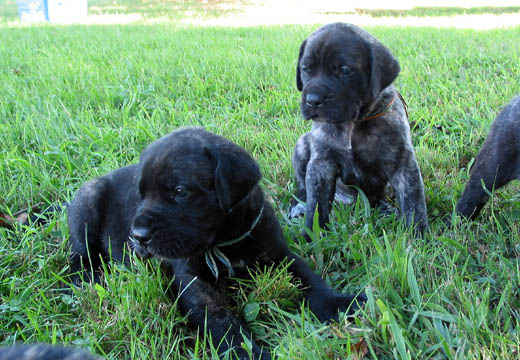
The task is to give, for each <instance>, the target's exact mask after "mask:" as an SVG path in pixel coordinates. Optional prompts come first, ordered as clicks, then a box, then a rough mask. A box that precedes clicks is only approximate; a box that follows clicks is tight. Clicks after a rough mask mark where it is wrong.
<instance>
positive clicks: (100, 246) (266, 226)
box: [68, 128, 364, 359]
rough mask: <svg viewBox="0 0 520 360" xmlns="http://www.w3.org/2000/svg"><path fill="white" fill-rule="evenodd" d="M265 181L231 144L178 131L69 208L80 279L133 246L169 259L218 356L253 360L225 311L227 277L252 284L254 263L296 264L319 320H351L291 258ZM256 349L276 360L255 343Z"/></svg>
mask: <svg viewBox="0 0 520 360" xmlns="http://www.w3.org/2000/svg"><path fill="white" fill-rule="evenodd" d="M260 178H261V173H260V170H259V168H258V165H257V163H256V162H255V161H254V160H253V158H252V157H251V156H250V155H249V154H248V153H247V152H246V151H245V150H244V149H242V148H240V147H239V146H237V145H235V144H233V143H231V142H230V141H228V140H226V139H224V138H222V137H219V136H217V135H214V134H211V133H209V132H206V131H204V130H203V129H201V128H185V129H181V130H178V131H174V132H173V133H171V134H170V135H167V136H165V137H163V138H161V139H159V140H157V141H155V142H154V143H152V144H151V145H150V146H148V148H147V149H146V150H145V151H144V152H143V153H142V155H141V159H140V162H139V164H138V165H131V166H127V167H124V168H121V169H118V170H115V171H113V172H111V173H109V174H108V175H106V176H103V177H100V178H97V179H95V180H93V181H90V182H87V183H86V184H85V185H83V187H82V188H81V189H80V190H79V191H78V193H77V195H76V197H75V198H74V200H73V201H72V203H71V205H70V206H69V208H68V214H69V226H70V245H71V249H72V260H71V268H72V271H74V272H79V273H78V275H77V276H82V273H81V271H85V270H89V269H93V270H94V274H93V275H91V276H94V280H96V281H97V280H98V274H97V272H98V271H99V268H100V265H101V263H100V261H101V259H100V258H103V259H104V260H108V257H109V251H110V252H111V255H112V258H113V259H115V260H119V261H121V259H122V258H123V250H124V248H125V246H126V245H130V247H132V248H133V249H134V250H135V251H136V252H137V253H138V254H140V255H141V256H144V257H146V256H149V255H154V256H157V257H159V258H162V259H164V262H163V263H164V264H166V266H167V268H168V272H169V274H170V275H171V276H174V286H175V291H174V293H175V294H176V295H177V294H181V295H180V298H179V302H178V304H179V306H180V308H181V310H182V311H183V312H184V313H187V314H188V319H189V320H190V322H191V324H192V325H194V326H198V327H201V328H204V326H205V325H206V326H207V327H208V329H209V331H210V333H211V336H212V339H213V341H214V343H215V344H216V345H217V344H219V343H220V342H221V340H222V346H220V348H219V351H221V352H222V353H223V352H225V351H226V350H227V349H229V348H234V350H235V351H236V354H237V356H238V357H239V358H240V359H246V358H249V356H248V355H247V353H246V351H245V350H243V349H242V348H241V347H240V346H239V344H240V342H241V341H242V336H243V335H242V334H244V336H247V337H249V338H250V337H251V335H250V333H249V332H248V330H247V328H246V325H245V324H244V322H243V321H242V320H240V319H239V318H238V317H237V316H235V315H234V314H233V313H232V312H231V310H230V309H229V308H228V307H227V306H226V298H225V287H226V283H227V279H226V278H227V277H228V276H229V277H230V276H234V277H242V276H247V271H246V267H247V266H249V265H253V264H255V263H258V264H260V265H262V264H277V263H280V262H281V261H284V260H288V261H290V262H291V264H290V266H289V270H290V271H291V272H292V274H293V275H294V276H296V277H298V278H300V279H301V284H302V288H303V291H304V293H305V298H306V300H307V302H308V304H309V307H310V309H311V310H312V311H313V312H314V314H316V316H317V317H318V319H320V320H322V321H326V320H330V319H337V317H338V311H348V312H349V314H352V313H353V312H354V311H355V310H356V309H357V304H356V302H355V301H354V300H355V297H354V296H351V295H343V294H339V293H336V292H335V291H334V290H333V289H331V288H330V287H329V286H328V285H327V284H326V283H325V282H324V281H323V280H322V279H321V278H320V277H319V276H318V275H316V274H315V273H314V272H313V271H312V270H311V269H310V268H309V267H308V266H307V265H306V264H305V263H304V261H303V260H301V259H300V258H299V257H297V256H296V255H295V254H293V253H292V252H290V251H289V249H288V248H287V244H286V241H285V239H284V237H283V234H282V230H281V228H280V225H279V223H278V221H277V219H276V217H275V213H274V211H273V209H272V207H271V205H270V204H269V202H268V201H266V200H265V198H264V194H263V192H262V190H261V189H260V186H259V185H258V182H259V180H260ZM129 238H130V241H129ZM109 249H110V250H109ZM83 275H86V274H83ZM76 281H77V278H76ZM358 300H359V301H363V300H364V296H363V295H362V296H360V297H358ZM252 351H253V358H255V359H256V358H261V359H270V355H269V353H268V352H267V351H265V350H263V351H262V349H261V348H260V347H258V346H257V345H256V344H255V343H254V342H253V349H252Z"/></svg>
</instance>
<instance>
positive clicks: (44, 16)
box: [0, 0, 87, 23]
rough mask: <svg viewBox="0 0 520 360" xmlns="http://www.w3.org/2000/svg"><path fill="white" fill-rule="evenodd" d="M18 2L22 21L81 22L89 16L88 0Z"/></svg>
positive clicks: (28, 0)
mask: <svg viewBox="0 0 520 360" xmlns="http://www.w3.org/2000/svg"><path fill="white" fill-rule="evenodd" d="M0 1H4V0H0ZM17 3H18V14H19V15H20V20H22V21H50V22H52V23H81V22H83V21H85V19H86V17H87V0H17Z"/></svg>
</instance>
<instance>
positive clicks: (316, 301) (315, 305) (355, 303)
mask: <svg viewBox="0 0 520 360" xmlns="http://www.w3.org/2000/svg"><path fill="white" fill-rule="evenodd" d="M366 301H367V297H366V296H365V294H359V295H345V294H338V293H335V292H332V291H331V292H330V293H329V294H319V293H317V294H315V295H313V296H312V297H311V299H309V307H310V308H311V311H312V312H313V313H314V314H315V315H316V317H317V318H318V319H319V320H320V321H323V322H328V321H330V320H335V321H337V320H338V319H339V313H340V312H346V313H347V317H349V318H352V317H353V315H354V314H355V313H356V311H357V310H359V309H360V308H361V307H362V306H363V305H364V304H365V302H366Z"/></svg>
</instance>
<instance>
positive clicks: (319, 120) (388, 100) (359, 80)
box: [290, 23, 428, 240]
mask: <svg viewBox="0 0 520 360" xmlns="http://www.w3.org/2000/svg"><path fill="white" fill-rule="evenodd" d="M399 70H400V67H399V63H398V62H397V60H396V59H395V58H394V56H393V55H392V54H391V53H390V51H389V50H388V49H387V48H386V47H385V46H384V45H383V44H381V43H380V42H379V41H378V40H377V39H375V38H374V37H373V36H372V35H370V34H369V33H367V32H365V31H364V30H362V29H360V28H358V27H357V26H354V25H350V24H343V23H334V24H329V25H325V26H323V27H321V28H320V29H318V30H316V31H315V32H314V33H312V34H311V35H310V36H309V37H308V38H307V39H306V40H305V41H303V43H302V45H301V47H300V54H299V58H298V65H297V68H296V84H297V87H298V90H300V91H301V92H302V96H301V111H302V114H303V117H304V119H306V120H312V130H311V131H310V132H308V133H306V134H304V135H303V136H302V137H300V139H299V140H298V142H297V143H296V148H295V150H294V155H293V167H294V171H295V177H296V185H297V193H296V197H297V198H298V199H299V200H300V201H299V202H296V201H295V202H294V203H293V205H292V207H291V209H290V216H291V217H296V216H302V215H304V214H305V217H306V219H305V226H306V227H307V228H311V227H312V223H313V214H314V211H315V210H316V208H317V209H318V213H319V225H320V226H321V227H323V226H324V225H325V223H326V222H327V221H328V219H329V213H330V211H331V206H332V200H333V199H334V197H335V195H336V197H337V198H340V199H348V198H349V196H350V192H351V190H349V188H348V187H347V185H355V186H357V187H359V188H360V189H361V190H363V192H364V193H365V194H366V196H367V197H368V199H369V200H370V203H371V205H372V206H375V205H378V204H380V202H381V200H382V199H383V197H384V194H385V188H386V187H387V184H388V183H389V184H390V185H391V186H392V187H393V189H394V192H395V195H396V197H397V201H398V203H399V206H400V207H401V211H402V213H403V214H404V216H405V217H406V220H407V222H408V223H409V224H415V226H416V230H418V231H419V232H422V231H423V230H425V229H426V228H427V227H428V220H427V217H426V203H425V199H424V189H423V181H422V177H421V172H420V170H419V166H418V165H417V161H416V160H415V154H414V149H413V146H412V141H411V136H410V127H409V125H408V116H407V113H406V108H405V104H404V100H402V98H401V96H400V95H399V93H398V92H397V91H396V89H395V88H394V87H393V86H392V82H393V81H394V80H395V78H396V77H397V75H398V74H399ZM303 203H306V204H305V205H304V204H303ZM303 235H304V236H305V237H306V238H307V240H308V237H307V236H306V232H305V231H303Z"/></svg>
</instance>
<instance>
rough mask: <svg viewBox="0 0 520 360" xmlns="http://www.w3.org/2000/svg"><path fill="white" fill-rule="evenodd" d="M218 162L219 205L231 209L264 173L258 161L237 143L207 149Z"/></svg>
mask: <svg viewBox="0 0 520 360" xmlns="http://www.w3.org/2000/svg"><path fill="white" fill-rule="evenodd" d="M207 150H208V152H209V154H211V157H212V158H213V160H214V161H215V163H216V166H215V190H216V192H217V198H218V202H219V206H220V207H221V208H222V209H223V210H225V211H229V210H231V209H232V208H233V206H235V205H236V204H237V203H239V202H240V201H241V200H242V199H244V198H245V197H246V196H247V195H248V194H249V193H250V192H251V191H252V190H253V188H254V187H255V186H256V185H257V184H258V182H259V181H260V178H261V177H262V174H261V172H260V168H259V167H258V164H257V163H256V161H255V160H254V159H253V158H252V157H251V155H249V154H248V153H247V152H246V151H245V150H244V149H242V148H240V147H239V146H237V145H235V144H223V145H219V146H217V147H215V148H212V149H207Z"/></svg>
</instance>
